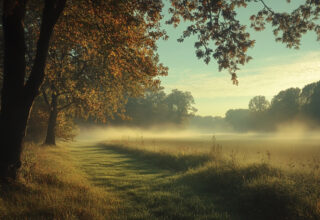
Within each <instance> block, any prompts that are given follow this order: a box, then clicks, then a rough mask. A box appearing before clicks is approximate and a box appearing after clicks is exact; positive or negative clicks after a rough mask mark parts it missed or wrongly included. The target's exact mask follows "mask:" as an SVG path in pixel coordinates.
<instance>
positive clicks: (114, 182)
mask: <svg viewBox="0 0 320 220" xmlns="http://www.w3.org/2000/svg"><path fill="white" fill-rule="evenodd" d="M70 150H71V153H72V155H73V156H74V157H75V159H76V160H78V162H79V166H80V167H81V168H82V169H83V170H84V171H85V172H86V173H87V174H88V176H89V178H90V181H92V183H93V184H94V185H96V186H99V187H102V188H104V189H105V190H106V191H109V192H112V193H113V194H115V196H117V197H118V198H119V200H120V202H119V205H118V207H117V208H118V209H119V211H118V212H117V213H118V214H117V216H110V219H148V220H150V219H219V220H220V219H246V220H247V219H260V220H263V219H319V210H316V209H317V204H316V203H317V198H318V195H319V190H318V191H316V192H315V191H313V192H310V195H309V192H308V190H309V189H310V184H309V183H307V184H306V185H301V182H295V179H291V177H288V176H286V175H283V174H282V173H281V172H280V171H279V170H277V169H273V168H271V167H269V166H267V165H265V164H260V165H253V166H249V167H234V166H233V165H232V164H228V163H226V164H221V163H219V164H216V163H215V162H214V161H211V162H210V161H206V160H207V157H206V156H202V157H201V156H197V155H195V156H194V158H192V157H190V158H188V156H186V157H184V156H182V157H181V158H177V157H174V156H173V157H171V156H170V155H168V154H165V153H164V154H161V153H160V154H159V153H152V152H151V153H150V152H145V151H142V150H135V149H130V148H126V147H122V146H115V145H108V144H98V145H92V144H87V145H85V144H82V145H80V144H74V145H72V146H70ZM196 161H198V164H197V162H196ZM204 163H206V164H205V165H203V164H204ZM179 164H183V165H184V166H180V167H179V166H178V167H176V166H177V165H179ZM186 166H187V169H184V167H186ZM296 180H297V181H298V180H299V178H297V179H296ZM303 184H304V183H303ZM313 184H314V182H312V187H314V185H313ZM304 188H306V191H304ZM300 189H302V191H299V190H300ZM301 192H302V193H301ZM303 193H304V194H303ZM306 193H307V194H306ZM301 194H303V197H301V196H300V195H301Z"/></svg>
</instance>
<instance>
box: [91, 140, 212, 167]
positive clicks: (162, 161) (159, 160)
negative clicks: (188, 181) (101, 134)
mask: <svg viewBox="0 0 320 220" xmlns="http://www.w3.org/2000/svg"><path fill="white" fill-rule="evenodd" d="M96 147H99V149H108V150H112V151H114V152H116V153H122V154H130V155H132V156H134V158H136V159H137V160H138V162H139V163H141V161H144V162H145V163H148V164H153V165H154V166H156V167H158V168H161V169H168V170H171V171H176V172H179V171H187V170H189V169H190V168H195V167H199V166H202V165H204V164H205V163H207V162H208V161H210V160H211V159H212V158H211V157H210V156H209V155H204V154H197V155H182V154H170V153H165V152H152V151H147V150H140V149H135V148H130V147H125V146H122V145H106V144H100V145H98V146H96Z"/></svg>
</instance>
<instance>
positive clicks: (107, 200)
mask: <svg viewBox="0 0 320 220" xmlns="http://www.w3.org/2000/svg"><path fill="white" fill-rule="evenodd" d="M22 159H23V168H22V170H21V172H20V175H19V178H18V180H17V182H15V183H12V184H11V185H7V186H1V187H0V219H19V220H20V219H61V220H62V219H107V218H108V216H112V215H113V216H120V215H119V214H118V213H117V211H118V206H119V205H118V204H119V203H118V202H119V201H117V198H116V197H114V196H112V194H111V193H107V192H106V191H104V190H102V189H100V188H98V187H94V186H93V185H92V184H91V183H90V182H89V181H88V179H87V176H86V174H85V173H83V172H81V171H80V169H77V168H76V166H75V163H74V161H73V159H72V157H70V153H69V151H68V150H66V148H63V147H44V146H35V145H27V146H26V147H25V150H24V153H23V157H22Z"/></svg>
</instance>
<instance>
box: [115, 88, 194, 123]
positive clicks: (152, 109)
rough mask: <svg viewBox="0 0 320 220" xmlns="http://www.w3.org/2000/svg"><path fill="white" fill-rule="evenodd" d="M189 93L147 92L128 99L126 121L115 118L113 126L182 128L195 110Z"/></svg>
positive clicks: (175, 90)
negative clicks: (166, 126) (167, 126)
mask: <svg viewBox="0 0 320 220" xmlns="http://www.w3.org/2000/svg"><path fill="white" fill-rule="evenodd" d="M193 104H194V99H193V97H192V95H191V93H190V92H183V91H179V90H177V89H174V90H172V92H171V93H169V94H166V93H165V92H164V91H162V90H153V91H152V90H149V91H147V92H146V93H145V95H144V96H143V97H137V98H129V101H128V103H127V104H126V108H125V111H126V115H127V116H128V119H129V121H128V120H122V119H121V118H117V119H116V120H114V121H112V122H111V123H112V124H113V125H115V124H118V125H119V124H120V125H131V126H137V127H151V126H163V125H171V126H177V127H179V126H184V125H186V124H187V122H188V120H189V118H190V117H191V116H193V114H194V113H195V112H196V109H195V108H194V107H193Z"/></svg>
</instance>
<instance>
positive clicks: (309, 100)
mask: <svg viewBox="0 0 320 220" xmlns="http://www.w3.org/2000/svg"><path fill="white" fill-rule="evenodd" d="M300 102H301V112H302V114H303V115H304V116H305V117H307V118H309V119H313V120H315V121H316V122H319V121H320V81H318V82H315V83H311V84H309V85H307V86H305V87H304V88H303V89H302V91H301V95H300Z"/></svg>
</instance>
